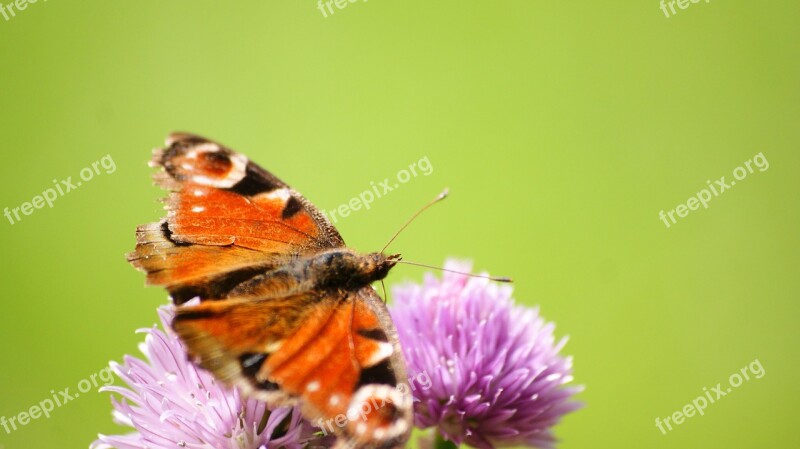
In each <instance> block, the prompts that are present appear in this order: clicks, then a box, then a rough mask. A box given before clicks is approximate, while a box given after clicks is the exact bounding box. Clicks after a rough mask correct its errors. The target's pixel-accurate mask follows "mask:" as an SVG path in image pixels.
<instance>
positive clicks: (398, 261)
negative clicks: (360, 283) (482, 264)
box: [396, 260, 514, 283]
mask: <svg viewBox="0 0 800 449" xmlns="http://www.w3.org/2000/svg"><path fill="white" fill-rule="evenodd" d="M396 263H404V264H406V265H414V266H415V267H423V268H431V269H434V270H439V271H446V272H448V273H455V274H461V275H464V276H469V277H473V278H483V279H489V280H490V281H495V282H508V283H511V282H514V281H513V280H512V279H511V278H507V277H500V276H489V275H486V274H475V273H464V272H463V271H456V270H448V269H447V268H442V267H436V266H433V265H425V264H423V263H416V262H409V261H407V260H397V261H396Z"/></svg>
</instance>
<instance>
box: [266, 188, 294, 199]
mask: <svg viewBox="0 0 800 449" xmlns="http://www.w3.org/2000/svg"><path fill="white" fill-rule="evenodd" d="M264 197H265V198H267V199H270V200H276V199H277V200H281V201H283V202H286V201H289V198H291V197H292V194H291V192H289V189H276V190H273V191H272V192H269V193H267V194H265V195H264Z"/></svg>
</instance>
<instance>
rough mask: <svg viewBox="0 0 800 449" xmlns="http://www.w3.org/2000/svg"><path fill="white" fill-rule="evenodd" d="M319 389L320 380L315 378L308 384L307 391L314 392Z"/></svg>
mask: <svg viewBox="0 0 800 449" xmlns="http://www.w3.org/2000/svg"><path fill="white" fill-rule="evenodd" d="M317 390H319V381H316V380H315V381H313V382H309V383H308V385H306V391H309V392H314V391H317Z"/></svg>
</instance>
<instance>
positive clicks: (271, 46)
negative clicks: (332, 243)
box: [0, 0, 800, 449]
mask: <svg viewBox="0 0 800 449" xmlns="http://www.w3.org/2000/svg"><path fill="white" fill-rule="evenodd" d="M3 3H7V2H3ZM562 3H563V4H562ZM577 3H579V4H569V2H543V1H523V0H517V1H501V2H486V1H484V2H477V1H476V2H464V1H436V2H425V1H419V0H416V1H403V2H400V1H383V0H372V1H369V2H361V1H358V2H356V3H353V4H349V5H348V6H347V7H346V8H345V9H343V10H337V12H336V13H335V14H334V15H332V16H329V17H327V18H326V17H323V15H322V14H321V12H320V11H319V10H318V9H317V4H316V2H314V1H313V0H303V1H298V0H292V1H288V0H284V1H272V2H264V1H239V2H221V1H197V0H195V1H191V2H190V1H143V0H140V1H136V2H108V1H99V0H93V1H86V0H83V1H77V0H72V1H67V0H51V1H49V2H46V3H45V2H44V1H42V0H40V1H39V2H38V3H36V4H31V5H29V6H28V7H27V9H25V10H24V11H20V12H18V13H17V16H16V17H13V18H11V20H4V19H3V18H2V17H0V61H2V70H0V136H1V137H2V152H3V153H2V154H3V163H2V164H0V183H1V185H2V188H1V189H0V199H1V200H2V201H0V207H10V208H13V207H19V206H20V205H21V204H22V203H23V202H26V201H30V200H31V199H32V198H33V197H34V196H35V195H38V194H40V193H41V192H42V191H43V190H45V189H47V188H49V187H50V186H51V185H52V180H53V179H54V178H56V179H65V178H67V177H68V176H72V177H73V180H76V179H77V177H78V174H79V172H80V170H81V169H82V168H84V167H86V166H89V165H91V163H92V162H94V161H97V160H98V159H99V158H101V157H102V156H104V155H106V154H110V155H111V156H112V157H113V160H114V161H115V163H116V167H117V170H116V171H115V172H114V173H111V174H106V173H103V174H101V175H97V176H95V178H94V179H92V180H91V182H87V183H84V184H83V185H82V186H81V187H79V188H78V189H77V190H74V191H72V192H70V193H69V194H67V195H66V196H63V197H61V198H59V199H57V201H56V202H55V204H54V207H53V208H47V207H46V206H45V208H44V209H42V210H36V211H35V212H34V213H33V214H32V215H30V216H25V217H23V219H22V220H21V221H20V222H18V223H16V224H14V225H11V224H10V223H9V222H8V220H7V219H6V218H5V217H2V223H0V247H2V262H0V263H1V265H0V273H2V274H1V276H2V284H3V299H2V301H3V310H2V312H0V341H3V342H4V344H3V357H2V361H1V362H0V363H2V368H0V416H7V417H8V416H12V415H15V414H17V413H19V412H21V411H24V410H27V409H28V408H29V407H30V406H31V405H35V404H37V403H38V402H39V401H41V400H42V399H45V398H47V397H48V396H49V395H50V393H49V391H50V390H51V389H54V390H60V389H63V388H65V387H72V389H73V390H74V388H75V385H77V383H78V381H80V380H81V379H83V378H85V377H87V376H89V375H90V374H92V373H96V372H97V371H98V370H100V369H102V368H103V367H104V366H106V364H107V362H108V360H110V359H115V360H119V359H120V358H121V356H122V355H123V354H126V353H135V354H138V351H137V348H136V345H137V343H138V342H139V341H140V340H141V339H142V336H141V335H135V334H134V330H135V329H137V328H140V327H146V326H150V325H152V324H153V323H154V322H155V321H156V314H155V307H156V306H158V305H160V304H162V303H164V302H165V299H166V294H165V293H164V291H163V290H161V289H158V288H147V289H146V288H145V287H144V286H143V283H144V276H143V275H142V274H141V273H139V272H137V271H135V270H134V269H133V268H131V267H130V266H128V264H127V263H126V262H125V260H124V257H123V254H124V253H125V252H127V251H129V250H131V249H132V248H133V246H134V228H135V226H136V225H137V224H139V223H144V222H149V221H154V220H156V219H158V218H159V217H160V216H161V214H162V211H161V206H160V204H158V203H156V202H155V200H156V199H157V198H158V197H160V196H161V192H160V191H159V190H158V189H157V188H155V187H153V186H151V180H150V174H151V170H150V169H149V168H148V167H147V165H146V162H147V160H148V159H149V155H150V150H151V149H152V148H153V147H156V146H159V145H161V144H162V142H163V139H164V137H165V136H166V134H167V133H168V132H170V131H173V130H187V131H192V132H195V133H199V134H203V135H206V136H208V137H211V138H214V139H216V140H219V141H221V142H223V143H225V144H227V145H229V146H231V147H233V148H236V149H238V150H240V151H242V152H244V153H246V154H247V155H249V156H250V157H251V158H252V159H253V160H255V161H257V162H259V163H260V164H261V165H263V166H265V167H267V168H268V169H270V170H272V171H274V172H275V173H276V174H278V176H280V177H282V178H283V179H284V180H286V181H287V182H289V183H290V184H292V185H293V186H294V187H295V188H297V189H298V190H300V191H301V192H303V193H304V194H305V195H306V196H307V197H309V198H310V199H311V200H312V201H314V202H315V203H316V204H317V205H318V206H319V207H320V208H322V209H325V210H329V209H333V208H334V207H336V206H338V205H339V204H341V203H344V202H346V201H348V200H349V199H350V198H351V197H353V196H354V195H357V194H358V193H359V192H361V191H363V190H366V189H368V188H369V186H370V182H376V183H377V182H379V181H382V180H383V179H384V178H386V177H393V176H394V175H395V174H396V173H397V172H398V171H399V170H401V169H404V168H406V167H407V166H408V165H409V164H411V163H413V162H416V161H418V160H419V159H420V158H423V157H426V156H427V157H428V158H429V160H430V162H431V164H432V165H433V167H434V171H433V173H432V174H431V175H430V176H419V177H417V178H414V179H413V180H411V181H409V182H408V183H407V184H404V185H402V186H401V188H398V189H397V190H395V191H393V192H392V193H391V194H390V195H387V196H386V197H384V198H382V199H380V200H378V201H376V202H375V203H374V204H373V206H372V209H370V210H369V211H366V210H361V211H358V212H355V213H353V214H352V215H350V216H349V217H348V218H346V219H343V220H340V221H339V222H338V224H337V226H338V227H339V229H340V231H341V233H342V234H343V235H344V237H345V239H346V240H347V242H348V244H349V245H351V246H353V247H355V248H358V249H360V250H363V251H372V250H376V249H378V248H380V247H381V246H382V244H383V243H385V241H386V240H387V239H388V238H389V236H390V234H391V233H392V232H393V231H394V230H395V229H396V228H397V227H398V226H399V225H400V224H401V223H402V222H403V221H404V220H405V219H406V218H407V217H408V216H409V215H410V214H411V213H412V212H413V211H414V210H416V209H417V208H418V207H419V206H421V205H422V204H423V203H424V202H426V201H427V200H429V199H430V198H432V197H433V196H434V195H435V194H436V193H438V192H439V191H440V190H441V189H442V188H443V187H445V186H447V187H450V189H451V192H452V197H451V198H450V199H448V200H447V201H446V202H445V203H444V204H442V205H441V206H437V207H436V208H434V209H433V210H431V211H430V212H428V213H427V214H426V215H425V216H423V217H422V218H420V219H419V220H418V221H417V222H416V223H415V224H414V225H413V226H412V227H410V228H409V230H408V231H407V232H405V233H404V234H403V235H402V236H401V237H400V238H399V239H398V240H397V241H396V243H395V244H393V247H392V250H393V251H394V250H396V251H399V252H402V253H403V254H404V256H405V257H406V258H407V259H409V260H414V261H420V262H426V263H432V264H442V263H443V261H444V259H445V257H448V256H458V257H465V258H471V259H472V260H474V261H475V268H476V269H477V270H490V271H491V272H492V273H495V274H499V275H506V276H512V277H513V278H515V280H516V284H515V296H516V298H517V299H518V300H519V301H521V302H524V303H526V304H530V305H534V304H539V305H541V311H542V314H543V315H544V316H545V317H546V318H548V319H550V320H554V321H555V322H556V323H557V325H558V327H557V332H558V334H559V335H569V337H570V343H569V344H568V345H567V347H566V350H565V352H566V353H568V354H572V355H574V357H575V377H576V381H577V383H580V384H584V385H585V386H586V391H585V392H584V393H582V394H581V395H580V398H581V400H583V401H584V402H586V404H587V407H586V408H585V409H583V410H581V411H579V412H577V413H575V414H573V415H570V416H568V417H567V418H566V419H565V420H564V421H563V422H562V424H560V425H559V426H558V427H557V432H556V433H557V435H558V436H559V438H560V439H561V440H562V441H561V444H560V447H561V448H564V449H572V448H608V447H622V448H640V447H648V448H662V447H663V448H666V447H669V448H722V447H725V448H752V447H796V445H797V434H796V429H797V422H796V421H797V419H798V418H799V417H800V414H798V412H797V406H796V404H795V401H796V400H797V399H798V393H799V392H800V388H799V387H798V383H797V378H798V375H800V370H799V369H798V361H797V356H798V355H799V353H798V340H799V338H798V337H800V332H799V331H798V325H797V323H796V320H797V314H798V311H799V310H800V306H798V299H799V298H798V293H797V292H798V279H799V278H800V277H799V276H798V275H797V266H798V234H797V228H798V218H800V217H799V215H798V208H797V201H798V194H800V183H798V172H799V171H800V156H799V155H798V154H799V152H798V150H800V127H799V126H798V124H799V123H800V122H798V120H800V85H799V84H798V81H800V27H798V25H797V24H798V20H800V4H798V2H796V1H789V0H786V1H769V2H753V1H734V0H730V1H724V2H722V1H712V2H710V3H705V2H700V3H697V4H690V6H689V7H688V9H686V10H678V13H677V14H676V15H674V16H672V17H669V18H667V17H665V16H664V13H663V12H662V11H661V10H660V9H659V4H658V2H657V1H656V0H648V1H645V2H643V1H632V0H629V1H617V2H588V1H584V2H577ZM759 152H763V153H764V156H765V157H766V158H767V159H768V161H769V163H770V168H769V170H767V171H764V172H758V171H756V173H755V174H753V175H750V176H749V177H748V178H746V180H744V181H742V182H740V183H738V184H737V185H736V187H734V188H733V189H732V190H730V191H728V192H725V193H724V194H723V195H721V196H720V197H718V198H715V199H713V200H712V201H711V203H710V204H709V208H708V209H706V210H704V209H701V210H699V211H694V212H691V213H690V214H689V216H688V217H686V218H683V219H680V220H679V222H678V223H677V224H675V225H673V226H672V227H671V228H669V229H667V228H666V226H665V225H664V224H663V222H662V221H660V220H659V218H658V212H659V211H660V210H662V209H664V210H670V209H673V208H675V207H676V206H677V205H678V204H680V203H685V202H686V200H687V199H688V198H689V197H690V196H691V195H693V194H694V193H695V192H697V191H698V190H700V189H702V188H703V187H705V185H706V180H708V179H710V180H714V179H718V178H719V177H721V176H723V175H725V176H727V179H728V180H730V179H731V175H730V174H731V172H732V170H733V169H734V168H736V167H737V166H739V165H741V164H742V163H743V162H744V161H746V160H749V159H751V158H752V157H753V156H754V155H756V154H757V153H759ZM421 277H422V270H421V269H417V268H413V267H398V268H397V269H395V270H394V272H393V275H392V277H391V278H390V284H392V283H395V282H399V281H401V280H403V279H414V280H418V279H421ZM756 358H757V359H759V360H760V362H761V363H762V365H763V367H764V369H765V370H766V375H765V376H764V377H763V378H761V379H759V380H751V381H749V382H745V383H744V384H743V385H742V386H741V387H740V388H738V389H737V390H735V392H734V393H732V394H730V395H728V396H727V397H726V398H724V400H720V402H718V403H716V404H714V405H711V406H709V408H708V409H707V410H706V414H705V416H702V417H699V416H695V417H693V418H690V419H688V420H687V421H686V422H684V423H683V424H682V425H680V426H678V427H676V428H675V430H673V431H672V432H669V433H668V434H666V435H662V434H661V432H659V431H658V429H657V428H656V427H655V425H654V420H655V418H656V417H662V418H663V417H666V416H669V415H670V414H672V413H673V412H674V411H677V410H679V409H680V408H681V407H683V405H684V404H686V403H688V402H689V401H691V400H692V399H694V398H695V397H696V396H698V395H700V394H702V393H703V392H702V388H703V387H709V388H711V387H713V386H715V385H716V384H717V382H723V384H724V383H725V382H727V379H728V376H729V375H730V374H732V373H735V372H738V371H739V369H740V368H741V367H744V366H745V365H747V364H748V363H750V362H751V361H753V360H754V359H756ZM110 410H111V407H110V403H109V398H108V395H107V394H97V393H94V392H92V393H89V394H86V395H84V396H81V397H80V398H78V399H76V400H74V401H73V402H71V403H69V404H68V405H65V406H64V407H62V408H60V409H56V411H55V412H54V413H53V415H52V417H51V418H50V419H46V420H45V419H39V420H36V421H33V422H32V423H30V424H28V425H27V426H25V427H23V428H21V429H19V430H17V431H15V432H13V433H11V434H10V435H8V434H6V433H5V431H3V430H2V429H0V447H3V448H4V449H17V448H21V449H29V448H46V447H58V448H85V447H86V446H87V445H88V444H89V443H90V442H91V441H92V440H93V439H94V437H95V435H96V434H97V433H98V432H104V433H109V432H115V431H119V430H120V429H119V428H117V427H116V426H114V425H113V424H112V423H111V419H110Z"/></svg>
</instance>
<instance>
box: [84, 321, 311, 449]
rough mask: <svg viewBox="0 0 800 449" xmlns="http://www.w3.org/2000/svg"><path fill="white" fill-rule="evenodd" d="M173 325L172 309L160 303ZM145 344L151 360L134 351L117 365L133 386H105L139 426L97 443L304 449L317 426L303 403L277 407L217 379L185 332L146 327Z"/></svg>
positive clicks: (118, 415)
mask: <svg viewBox="0 0 800 449" xmlns="http://www.w3.org/2000/svg"><path fill="white" fill-rule="evenodd" d="M159 315H160V317H161V322H162V324H163V326H164V328H165V329H168V328H169V327H168V324H167V323H169V322H170V321H171V318H172V312H171V309H170V308H168V307H162V308H160V309H159ZM144 332H146V333H147V337H146V338H145V341H144V343H143V344H141V345H140V350H141V351H142V353H144V355H145V356H146V358H147V360H146V361H145V360H142V359H139V358H136V357H131V356H126V357H125V359H124V363H123V364H122V365H119V364H117V363H113V362H112V363H111V369H112V370H113V371H114V372H115V373H116V374H117V375H118V376H119V377H120V379H122V380H123V381H124V382H125V383H127V384H128V388H125V387H118V386H107V387H104V388H103V390H104V391H109V392H112V393H117V394H118V395H119V396H121V397H122V399H121V400H118V399H117V398H115V397H112V399H111V401H112V403H113V406H114V413H113V416H114V421H115V422H117V423H118V424H121V425H125V426H129V427H133V428H134V429H135V430H136V432H134V433H130V434H127V435H109V436H107V435H99V438H98V440H97V441H95V442H94V443H93V444H92V445H91V449H107V448H117V449H144V448H147V449H161V448H164V449H176V448H181V447H184V448H190V449H278V448H286V449H301V448H303V447H305V446H306V443H308V442H309V441H311V440H312V438H313V432H314V428H313V427H312V426H311V425H310V424H309V423H308V422H307V421H305V420H304V419H303V418H302V416H301V415H300V412H299V411H298V410H297V409H293V408H291V407H289V408H286V407H284V408H275V409H270V408H269V407H267V406H266V405H265V404H264V403H263V402H260V401H257V400H255V399H247V398H243V397H241V395H240V394H239V392H238V390H236V389H229V388H226V387H224V386H223V385H220V384H218V383H217V382H215V381H214V378H213V376H212V375H211V374H209V373H207V372H205V371H202V370H200V369H198V368H196V367H195V366H194V365H193V364H192V363H191V362H190V361H189V360H188V359H187V356H186V351H185V350H184V348H183V346H182V345H181V343H180V341H179V339H178V337H177V336H175V335H173V334H172V333H165V332H162V331H161V330H159V329H156V328H153V329H146V330H145V331H144Z"/></svg>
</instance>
